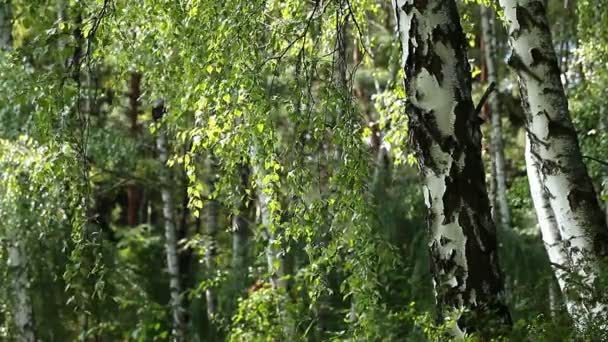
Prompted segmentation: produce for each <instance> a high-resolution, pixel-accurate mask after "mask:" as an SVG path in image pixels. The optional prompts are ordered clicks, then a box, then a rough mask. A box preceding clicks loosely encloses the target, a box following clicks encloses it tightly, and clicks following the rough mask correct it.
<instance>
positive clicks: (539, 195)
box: [525, 138, 580, 314]
mask: <svg viewBox="0 0 608 342" xmlns="http://www.w3.org/2000/svg"><path fill="white" fill-rule="evenodd" d="M525 158H526V170H527V173H528V182H529V183H530V194H531V195H532V201H533V203H534V208H536V216H537V219H538V224H539V227H540V234H541V236H542V239H543V244H544V245H545V249H546V250H547V255H548V256H549V261H550V262H551V267H552V268H553V273H554V274H555V278H556V279H557V282H558V285H559V287H560V289H561V291H562V293H563V294H564V300H565V302H566V308H567V309H568V312H569V313H571V314H574V313H576V311H577V310H578V309H580V308H579V307H578V306H577V304H576V302H575V301H573V300H571V299H569V296H566V294H567V293H568V291H566V289H567V287H568V286H569V285H568V283H569V272H570V270H571V269H572V264H571V260H570V258H569V256H568V250H567V249H566V244H564V241H563V240H562V237H561V234H560V231H559V228H558V225H557V221H556V220H555V213H554V212H553V209H552V208H551V204H550V203H549V196H548V194H547V192H546V191H545V189H544V188H543V184H542V182H541V176H540V170H539V167H540V165H539V164H538V163H536V162H535V161H534V158H533V156H532V152H531V150H530V139H529V138H526V151H525Z"/></svg>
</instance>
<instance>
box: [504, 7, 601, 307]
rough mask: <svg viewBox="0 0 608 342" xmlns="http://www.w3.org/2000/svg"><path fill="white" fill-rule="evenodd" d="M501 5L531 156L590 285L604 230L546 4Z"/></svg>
mask: <svg viewBox="0 0 608 342" xmlns="http://www.w3.org/2000/svg"><path fill="white" fill-rule="evenodd" d="M500 5H501V7H502V9H503V10H504V15H505V20H506V22H507V26H508V34H509V44H510V45H511V47H512V49H513V52H512V56H511V58H510V59H509V64H510V65H511V66H512V67H513V68H514V69H515V71H516V72H517V74H518V76H519V84H520V89H521V91H520V92H521V96H522V104H523V107H524V109H525V111H526V113H527V120H526V125H527V130H528V138H529V139H530V141H529V143H530V154H531V155H532V157H533V159H534V162H535V163H537V164H538V170H539V174H540V182H541V184H542V185H543V188H544V190H545V192H546V194H547V198H548V201H549V205H550V207H551V209H552V211H553V213H554V215H555V221H556V223H557V227H558V229H559V231H560V235H561V239H562V240H563V241H564V244H565V246H566V248H567V251H568V257H569V258H570V260H571V261H572V266H573V268H574V270H573V271H575V272H576V273H578V274H579V275H580V276H582V277H583V278H584V283H585V284H586V285H587V286H588V287H592V286H593V282H594V279H595V278H596V266H597V263H598V261H599V259H600V258H601V257H603V256H605V255H606V254H607V250H608V229H607V227H606V221H605V218H604V215H603V213H602V210H601V209H600V207H599V204H598V200H597V197H596V193H595V190H594V188H593V184H592V183H591V179H590V178H589V175H588V173H587V170H586V168H585V164H584V163H583V159H582V155H581V153H580V149H579V145H578V138H577V134H576V130H575V128H574V126H573V124H572V120H571V118H570V113H569V110H568V100H567V98H566V95H565V93H564V89H563V86H562V83H561V80H560V70H559V66H558V63H557V57H556V55H555V51H554V48H553V43H552V38H551V31H550V28H549V23H548V21H547V16H546V9H545V5H544V3H543V1H538V0H500ZM531 186H532V184H531ZM536 209H537V210H539V208H536ZM581 290H582V289H581ZM582 292H587V291H582ZM583 297H586V298H587V300H588V301H591V302H589V303H586V305H587V306H589V307H590V313H592V314H594V315H595V314H600V312H599V311H604V309H605V306H604V305H603V304H600V303H593V299H591V296H590V295H583Z"/></svg>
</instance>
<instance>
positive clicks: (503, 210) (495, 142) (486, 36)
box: [481, 6, 511, 228]
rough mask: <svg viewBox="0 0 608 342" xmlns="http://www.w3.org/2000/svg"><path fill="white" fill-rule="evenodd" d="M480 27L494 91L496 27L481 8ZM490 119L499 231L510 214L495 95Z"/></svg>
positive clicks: (491, 99) (489, 12)
mask: <svg viewBox="0 0 608 342" xmlns="http://www.w3.org/2000/svg"><path fill="white" fill-rule="evenodd" d="M481 27H482V38H483V42H484V58H485V66H486V70H487V76H488V82H489V84H492V83H494V84H496V87H497V88H498V74H497V71H496V46H497V45H496V25H495V20H494V13H493V11H492V9H491V8H487V7H485V6H481ZM488 104H489V108H490V117H491V122H492V144H491V146H492V147H491V153H492V163H493V169H494V170H495V179H494V180H493V182H494V184H495V186H496V189H495V196H496V200H495V202H496V206H497V208H495V216H494V217H495V221H496V222H497V223H498V224H500V225H501V226H502V228H509V227H511V213H510V212H509V203H508V201H507V177H506V172H505V152H504V143H503V139H502V121H501V115H500V114H501V113H500V103H499V100H498V96H497V94H496V92H493V93H492V94H490V97H489V98H488Z"/></svg>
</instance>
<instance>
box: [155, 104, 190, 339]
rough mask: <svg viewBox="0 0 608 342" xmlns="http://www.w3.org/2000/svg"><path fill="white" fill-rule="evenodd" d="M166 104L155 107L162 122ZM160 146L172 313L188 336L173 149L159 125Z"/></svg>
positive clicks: (182, 335) (176, 327)
mask: <svg viewBox="0 0 608 342" xmlns="http://www.w3.org/2000/svg"><path fill="white" fill-rule="evenodd" d="M164 112H165V108H164V105H163V104H162V103H159V104H156V105H155V107H154V109H153V117H154V119H155V120H156V121H157V122H159V121H160V119H161V118H162V116H163V115H164ZM156 148H157V149H158V156H159V161H160V183H161V197H162V201H163V218H164V225H165V250H166V256H167V269H168V272H169V291H170V295H171V303H170V305H171V315H172V318H173V330H172V335H173V340H174V341H178V342H181V341H185V340H186V324H185V318H184V314H185V310H184V307H183V304H182V298H181V291H182V288H181V282H180V271H179V260H178V255H177V238H176V231H175V203H174V202H173V196H172V194H171V189H172V180H171V171H170V170H169V167H168V166H167V160H168V158H169V151H168V148H167V137H166V133H165V131H164V129H163V127H160V128H159V129H158V132H157V135H156Z"/></svg>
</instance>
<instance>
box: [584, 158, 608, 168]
mask: <svg viewBox="0 0 608 342" xmlns="http://www.w3.org/2000/svg"><path fill="white" fill-rule="evenodd" d="M583 158H584V159H589V160H593V161H594V162H596V163H599V164H602V165H604V166H608V162H606V161H603V160H601V159H597V158H595V157H591V156H583Z"/></svg>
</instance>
